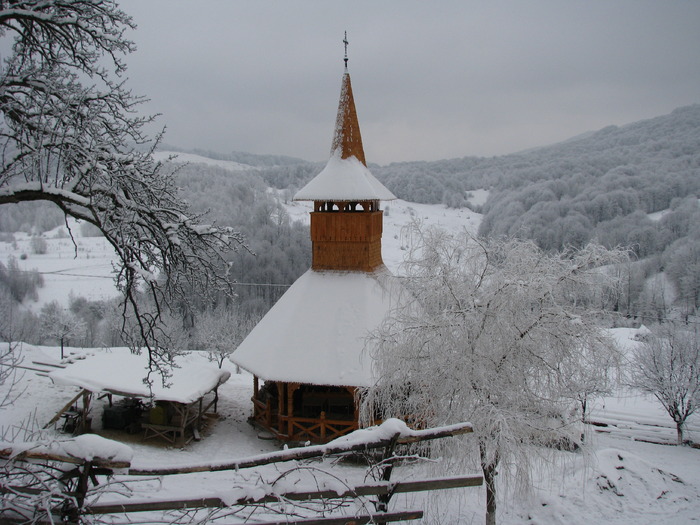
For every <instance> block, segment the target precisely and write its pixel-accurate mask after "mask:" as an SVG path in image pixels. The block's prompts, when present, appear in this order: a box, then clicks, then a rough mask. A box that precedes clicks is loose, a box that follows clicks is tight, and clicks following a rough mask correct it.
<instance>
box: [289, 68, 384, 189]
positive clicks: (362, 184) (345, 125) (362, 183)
mask: <svg viewBox="0 0 700 525" xmlns="http://www.w3.org/2000/svg"><path fill="white" fill-rule="evenodd" d="M395 198H396V197H395V196H394V194H393V193H391V192H390V191H389V190H388V189H387V188H386V187H385V186H384V185H383V184H382V183H381V182H379V181H378V180H377V179H376V178H375V177H374V175H372V174H371V173H370V171H369V169H367V163H366V161H365V152H364V148H363V147H362V136H361V135H360V124H359V123H358V120H357V112H356V110H355V101H354V99H353V96H352V86H351V84H350V74H349V73H347V72H346V73H345V74H344V75H343V82H342V85H341V90H340V102H339V104H338V116H337V118H336V122H335V133H334V134H333V145H332V146H331V157H330V159H329V160H328V164H326V167H325V168H323V170H322V171H321V173H319V174H318V175H316V177H314V178H313V179H312V180H311V181H309V183H308V184H306V186H304V187H303V188H302V189H300V190H299V191H298V192H297V194H296V195H295V196H294V200H297V201H363V200H393V199H395Z"/></svg>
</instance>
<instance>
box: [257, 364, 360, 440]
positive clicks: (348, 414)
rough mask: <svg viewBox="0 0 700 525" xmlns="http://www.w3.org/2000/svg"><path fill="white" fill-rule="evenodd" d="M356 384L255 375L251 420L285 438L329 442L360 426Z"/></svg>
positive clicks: (279, 437) (282, 438)
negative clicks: (285, 380)
mask: <svg viewBox="0 0 700 525" xmlns="http://www.w3.org/2000/svg"><path fill="white" fill-rule="evenodd" d="M356 390H357V389H356V388H355V387H344V386H343V387H332V386H317V385H307V384H303V383H283V382H275V381H267V382H265V383H264V384H263V385H262V387H261V386H260V382H259V379H258V378H257V377H254V379H253V398H252V401H253V416H252V418H251V422H252V423H253V424H254V425H256V426H258V427H260V428H263V429H265V430H267V431H269V432H271V433H272V434H273V435H274V436H275V438H277V439H279V440H282V441H299V442H306V441H310V442H312V443H326V442H328V441H332V440H333V439H336V438H338V437H340V436H344V435H345V434H348V433H350V432H352V431H353V430H357V429H358V428H359V425H358V418H359V414H358V407H357V402H356Z"/></svg>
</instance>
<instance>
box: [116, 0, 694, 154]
mask: <svg viewBox="0 0 700 525" xmlns="http://www.w3.org/2000/svg"><path fill="white" fill-rule="evenodd" d="M119 2H120V5H121V7H122V9H123V10H124V11H126V12H127V13H128V14H130V15H132V16H133V18H134V21H135V22H136V24H137V25H138V29H137V30H136V31H135V32H132V33H130V36H131V38H132V39H133V40H134V41H135V42H136V44H137V46H138V50H137V51H136V52H135V53H133V54H132V55H130V56H129V57H128V58H127V63H128V65H129V78H130V85H131V86H132V88H133V90H134V91H135V92H137V93H139V94H144V95H147V96H148V97H150V98H151V102H149V103H148V105H147V106H146V110H147V111H148V112H152V113H161V114H162V116H161V117H160V119H159V123H160V124H161V125H163V126H166V127H167V132H166V137H165V142H167V143H169V144H174V145H177V146H180V147H183V148H195V147H196V148H205V149H210V150H214V151H219V152H224V153H225V152H230V151H245V152H250V153H270V154H283V155H290V156H294V157H300V158H303V159H306V160H311V161H322V160H326V159H327V158H328V154H329V149H330V144H331V139H332V136H331V135H332V131H333V127H334V124H335V114H336V109H337V104H338V96H339V92H340V81H341V76H342V74H343V44H342V40H343V32H344V31H346V30H347V32H348V39H349V41H350V46H349V48H348V55H349V58H350V62H349V70H350V74H351V77H352V83H353V91H354V94H355V103H356V106H357V112H358V116H359V119H360V128H361V130H362V137H363V141H364V146H365V153H366V156H367V160H368V162H376V163H378V164H387V163H390V162H396V161H408V160H436V159H442V158H451V157H462V156H470V155H476V156H491V155H499V154H505V153H513V152H516V151H519V150H523V149H527V148H531V147H535V146H542V145H546V144H551V143H554V142H558V141H561V140H565V139H567V138H570V137H572V136H574V135H577V134H580V133H583V132H586V131H591V130H597V129H600V128H602V127H605V126H607V125H610V124H615V125H623V124H627V123H630V122H634V121H637V120H641V119H645V118H650V117H654V116H658V115H662V114H666V113H669V112H670V111H671V110H673V109H674V108H676V107H679V106H684V105H688V104H693V103H700V29H699V28H700V2H698V1H695V0H687V1H677V0H666V1H661V0H657V1H644V0H625V1H621V0H599V1H598V0H581V1H562V0H552V1H528V2H525V1H516V0H513V1H465V0H454V1H452V0H449V1H444V0H439V1H432V2H428V1H426V0H415V1H411V0H400V1H399V0H384V1H376V0H367V1H363V0H359V1H358V0H353V1H352V2H350V1H346V2H339V1H337V2H336V1H330V0H317V1H311V0H302V1H276V2H271V1H260V0H257V1H232V0H230V1H224V0H218V1H214V0H197V1H196V2H192V1H190V2H185V1H179V0H148V1H143V0H119Z"/></svg>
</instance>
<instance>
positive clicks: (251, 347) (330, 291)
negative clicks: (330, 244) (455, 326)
mask: <svg viewBox="0 0 700 525" xmlns="http://www.w3.org/2000/svg"><path fill="white" fill-rule="evenodd" d="M400 294H401V286H400V284H399V283H398V281H397V279H396V278H395V277H393V276H392V275H391V273H390V272H389V271H388V270H386V268H384V267H382V269H380V270H377V271H375V272H369V273H367V272H339V271H323V272H319V271H314V270H309V271H307V272H306V273H305V274H304V275H302V276H301V277H300V278H299V279H298V280H297V281H296V282H295V283H294V284H293V285H292V286H291V287H290V288H289V290H287V292H286V293H285V294H284V295H283V296H282V297H281V298H280V300H279V301H277V303H276V304H275V305H274V306H273V307H272V309H270V311H269V312H268V313H267V314H266V315H265V317H264V318H263V319H262V320H261V321H260V322H259V323H258V324H257V326H256V327H255V328H254V329H253V330H252V331H251V332H250V334H248V336H247V337H246V338H245V340H244V341H243V342H242V343H241V345H240V346H239V347H238V349H237V350H236V351H235V352H234V353H233V355H232V356H231V360H232V361H233V362H234V363H236V364H238V365H240V366H241V367H243V368H245V369H246V370H248V371H249V372H252V373H253V374H255V375H256V376H258V377H261V378H262V379H265V380H271V381H281V382H296V383H306V384H314V385H332V386H370V385H371V384H372V383H373V382H374V375H373V370H372V365H371V363H372V356H371V355H370V348H369V347H368V346H367V336H368V335H369V334H370V332H371V331H372V330H374V329H375V328H377V327H378V326H379V324H380V323H381V322H382V320H383V319H384V316H385V315H386V313H387V312H389V311H391V309H392V308H394V307H395V306H396V305H397V302H398V301H399V300H400Z"/></svg>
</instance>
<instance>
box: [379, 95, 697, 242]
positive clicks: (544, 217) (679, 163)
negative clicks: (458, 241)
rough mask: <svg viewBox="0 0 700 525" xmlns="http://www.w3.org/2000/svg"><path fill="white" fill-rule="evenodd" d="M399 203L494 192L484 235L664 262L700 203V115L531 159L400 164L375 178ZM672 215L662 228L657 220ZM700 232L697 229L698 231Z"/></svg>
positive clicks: (677, 115)
mask: <svg viewBox="0 0 700 525" xmlns="http://www.w3.org/2000/svg"><path fill="white" fill-rule="evenodd" d="M373 172H374V173H375V175H376V176H377V177H378V178H379V179H380V180H382V181H383V182H384V183H385V184H386V185H387V186H389V188H390V189H391V190H392V191H393V192H394V193H395V194H396V195H397V196H399V197H401V198H403V199H406V200H410V201H414V202H427V203H438V202H443V203H445V204H447V205H450V206H460V205H463V204H464V202H465V195H466V193H467V192H468V191H469V190H474V189H479V188H488V189H489V190H490V198H489V200H488V202H487V203H486V204H485V205H484V206H483V209H482V210H480V211H482V212H483V213H484V220H483V222H482V226H481V230H480V232H481V233H482V234H483V235H509V236H519V237H527V238H531V239H534V240H536V241H537V243H538V244H539V245H540V246H541V247H542V248H545V249H548V250H550V249H552V250H556V249H561V248H563V247H565V246H569V245H573V246H581V245H582V244H585V243H586V242H588V241H589V240H591V239H598V240H600V241H601V242H603V243H604V244H606V245H617V244H623V245H631V246H633V247H634V249H635V251H636V252H637V254H638V255H640V256H646V255H650V254H653V253H660V252H662V251H663V250H664V249H665V248H666V247H668V246H669V245H670V244H671V243H673V242H674V241H675V240H677V239H679V238H681V237H685V236H687V235H688V234H689V231H688V228H689V227H692V226H691V223H692V222H693V221H692V220H691V218H690V217H689V216H688V214H693V213H695V212H696V206H695V201H693V200H692V199H690V200H686V199H689V198H692V197H694V198H697V197H699V196H700V105H693V106H688V107H684V108H679V109H677V110H675V111H673V112H672V113H671V114H669V115H665V116H662V117H657V118H654V119H650V120H645V121H641V122H637V123H635V124H630V125H628V126H624V127H616V126H609V127H607V128H604V129H602V130H600V131H598V132H596V133H592V134H588V135H586V136H583V137H580V138H574V139H571V140H569V141H567V142H563V143H560V144H555V145H553V146H548V147H544V148H539V149H536V150H532V151H527V152H523V153H516V154H512V155H505V156H501V157H493V158H475V157H466V158H462V159H452V160H443V161H437V162H422V163H415V162H413V163H399V164H391V165H389V166H385V167H382V168H375V169H374V170H373ZM664 210H668V213H667V214H666V215H664V217H663V218H662V219H661V220H660V221H658V222H655V221H654V217H647V215H648V214H652V213H654V212H660V211H664ZM696 222H697V221H696Z"/></svg>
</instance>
